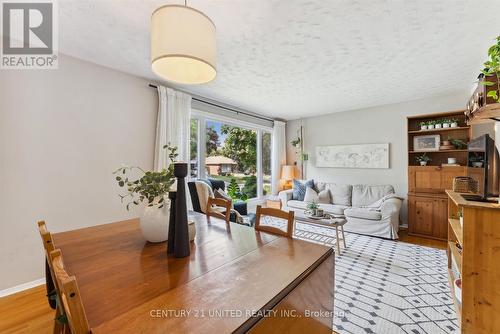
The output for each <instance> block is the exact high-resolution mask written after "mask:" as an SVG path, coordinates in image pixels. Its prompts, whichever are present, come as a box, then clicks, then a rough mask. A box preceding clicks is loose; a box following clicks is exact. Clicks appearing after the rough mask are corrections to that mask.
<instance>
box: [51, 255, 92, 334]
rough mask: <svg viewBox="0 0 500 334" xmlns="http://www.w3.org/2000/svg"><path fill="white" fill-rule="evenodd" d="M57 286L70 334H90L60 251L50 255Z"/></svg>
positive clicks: (77, 295) (76, 291)
mask: <svg viewBox="0 0 500 334" xmlns="http://www.w3.org/2000/svg"><path fill="white" fill-rule="evenodd" d="M50 259H51V262H52V267H53V269H54V274H55V278H56V281H57V285H58V286H59V288H60V298H61V303H62V306H63V308H64V311H65V313H66V317H67V319H68V324H69V327H70V329H71V333H72V334H88V333H90V328H89V323H88V321H87V316H86V315H85V309H84V307H83V303H82V300H81V296H80V290H79V289H78V284H77V283H76V278H75V276H69V275H68V273H67V272H66V269H65V268H64V263H63V259H62V255H61V250H60V249H56V250H54V251H52V252H51V253H50Z"/></svg>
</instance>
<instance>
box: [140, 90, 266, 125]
mask: <svg viewBox="0 0 500 334" xmlns="http://www.w3.org/2000/svg"><path fill="white" fill-rule="evenodd" d="M149 87H151V88H158V86H157V85H153V84H149ZM192 99H193V100H195V101H198V102H201V103H205V104H209V105H211V106H214V107H217V108H221V109H225V110H228V111H231V112H234V113H236V114H237V115H239V114H242V115H245V116H248V117H253V118H258V119H262V120H265V121H270V122H274V119H272V118H267V117H264V116H258V115H252V114H250V113H247V112H244V111H240V110H237V109H233V108H229V107H226V106H222V105H220V104H217V103H213V102H209V101H206V100H203V99H200V98H197V97H192Z"/></svg>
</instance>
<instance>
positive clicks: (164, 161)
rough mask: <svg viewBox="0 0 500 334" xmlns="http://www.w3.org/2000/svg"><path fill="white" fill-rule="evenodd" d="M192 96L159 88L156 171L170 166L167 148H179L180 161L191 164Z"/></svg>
mask: <svg viewBox="0 0 500 334" xmlns="http://www.w3.org/2000/svg"><path fill="white" fill-rule="evenodd" d="M190 118H191V95H188V94H185V93H182V92H179V91H176V90H174V89H171V88H166V87H163V86H158V117H157V121H156V142H155V156H154V169H155V170H157V171H159V170H161V169H162V168H167V167H168V165H169V160H168V156H167V154H166V151H165V149H164V148H163V146H165V145H166V144H167V143H170V145H172V146H177V152H178V153H179V157H178V158H177V160H178V161H184V162H187V163H189V131H190V127H189V124H190Z"/></svg>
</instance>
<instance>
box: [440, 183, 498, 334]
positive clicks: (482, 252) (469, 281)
mask: <svg viewBox="0 0 500 334" xmlns="http://www.w3.org/2000/svg"><path fill="white" fill-rule="evenodd" d="M446 193H447V194H448V250H447V253H448V274H449V278H450V288H451V292H452V296H453V300H454V302H455V307H456V311H457V316H458V319H459V323H460V327H461V333H463V334H493V333H500V265H499V264H500V205H499V204H498V203H497V204H495V203H485V202H473V201H467V200H465V199H464V198H463V197H462V196H461V195H460V194H458V193H455V192H453V191H451V190H447V191H446ZM460 216H462V223H461V222H460ZM458 278H460V279H461V283H462V284H461V289H460V290H458V288H457V286H456V285H455V280H456V279H458ZM456 290H458V291H460V292H459V293H458V295H459V297H460V298H457V297H456V294H457V293H456V292H457V291H456Z"/></svg>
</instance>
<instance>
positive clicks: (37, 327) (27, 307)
mask: <svg viewBox="0 0 500 334" xmlns="http://www.w3.org/2000/svg"><path fill="white" fill-rule="evenodd" d="M399 242H407V243H411V244H416V245H421V246H427V247H434V248H439V249H446V241H439V240H433V239H427V238H421V237H415V236H409V235H408V231H407V230H400V231H399ZM0 314H1V315H2V316H1V317H0V333H4V334H14V333H15V334H35V333H36V334H50V333H52V330H53V326H54V314H55V311H54V310H52V309H51V308H50V307H49V304H48V303H47V298H46V296H45V286H44V285H42V286H39V287H35V288H32V289H29V290H25V291H23V292H19V293H16V294H13V295H10V296H7V297H3V298H0Z"/></svg>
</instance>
